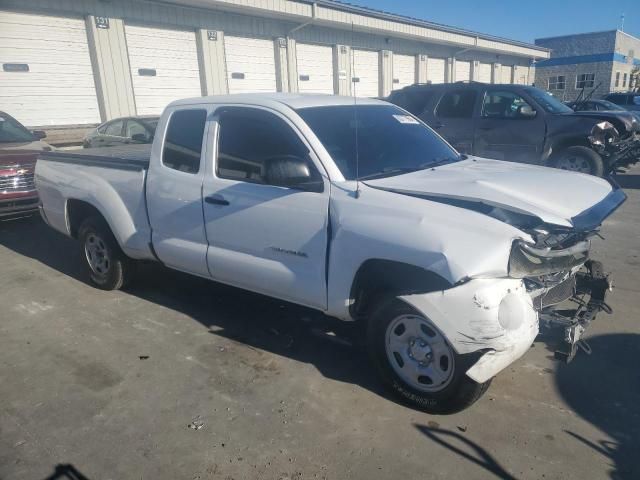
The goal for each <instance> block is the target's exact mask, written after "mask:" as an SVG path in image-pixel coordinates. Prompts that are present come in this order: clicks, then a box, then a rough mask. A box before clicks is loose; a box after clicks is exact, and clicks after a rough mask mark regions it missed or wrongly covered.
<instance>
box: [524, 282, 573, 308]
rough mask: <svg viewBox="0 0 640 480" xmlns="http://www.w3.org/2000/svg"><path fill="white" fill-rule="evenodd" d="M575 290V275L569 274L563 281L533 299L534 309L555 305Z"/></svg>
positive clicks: (570, 295)
mask: <svg viewBox="0 0 640 480" xmlns="http://www.w3.org/2000/svg"><path fill="white" fill-rule="evenodd" d="M575 290H576V277H575V275H572V276H570V277H569V278H567V279H566V280H565V281H564V282H561V283H559V284H558V285H556V286H555V287H552V288H550V289H549V290H548V291H547V292H546V293H543V294H542V295H539V296H537V297H536V298H534V299H533V306H534V307H535V308H536V310H542V309H543V308H546V307H550V306H551V305H556V304H558V303H561V302H564V301H565V300H566V299H568V298H571V297H572V296H573V293H574V292H575Z"/></svg>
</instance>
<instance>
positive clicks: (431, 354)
mask: <svg viewBox="0 0 640 480" xmlns="http://www.w3.org/2000/svg"><path fill="white" fill-rule="evenodd" d="M385 348H386V352H387V359H388V360H389V363H390V364H391V367H392V368H393V370H394V371H395V372H396V373H397V374H398V376H400V378H402V380H404V381H405V382H406V383H407V384H408V385H410V386H411V387H412V388H414V389H416V390H420V391H423V392H430V393H433V392H438V391H440V390H442V389H444V388H445V387H446V386H447V385H449V383H450V382H451V379H452V378H453V371H454V367H455V365H454V354H453V350H452V349H451V347H450V346H449V344H448V343H447V341H446V340H445V338H444V336H443V335H442V334H441V333H440V332H439V331H438V330H437V329H436V328H435V327H434V326H433V325H432V324H431V322H429V321H428V320H427V319H426V318H424V317H421V316H418V315H401V316H399V317H396V318H395V319H393V320H392V321H391V323H389V326H388V327H387V331H386V335H385Z"/></svg>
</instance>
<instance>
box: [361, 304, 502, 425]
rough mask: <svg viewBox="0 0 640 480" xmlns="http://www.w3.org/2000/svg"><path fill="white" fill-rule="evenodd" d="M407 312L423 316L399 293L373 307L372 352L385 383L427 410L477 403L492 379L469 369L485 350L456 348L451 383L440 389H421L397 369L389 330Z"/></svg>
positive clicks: (444, 410) (456, 409)
mask: <svg viewBox="0 0 640 480" xmlns="http://www.w3.org/2000/svg"><path fill="white" fill-rule="evenodd" d="M403 315H416V316H420V317H423V316H422V315H421V314H420V313H419V312H417V311H416V310H415V309H414V308H413V307H411V306H410V305H409V304H407V303H405V302H403V301H402V300H400V299H398V298H395V297H392V298H387V299H385V300H382V301H381V302H380V303H379V304H378V305H376V307H375V308H374V309H373V313H372V316H371V317H370V319H369V322H368V325H367V343H368V345H367V346H368V351H369V355H370V357H371V361H372V362H373V364H374V366H375V368H376V370H377V372H378V374H379V376H380V378H381V379H382V382H383V383H384V385H385V386H386V387H387V388H389V389H390V390H391V391H392V392H393V393H394V394H395V395H398V396H399V397H400V398H401V399H402V400H403V401H404V402H405V403H407V404H408V405H410V406H412V407H415V408H418V409H420V410H422V411H425V412H427V413H436V414H449V413H455V412H459V411H461V410H464V409H465V408H467V407H469V406H471V405H472V404H473V403H475V402H476V401H477V400H478V399H479V398H480V397H481V396H482V395H483V394H484V392H486V391H487V389H488V388H489V385H490V383H491V380H489V381H488V382H485V383H476V382H475V381H473V380H471V379H470V378H469V377H467V375H466V374H465V372H466V371H467V370H468V369H469V368H470V367H471V366H472V365H473V364H474V363H475V362H476V361H477V360H478V358H479V357H480V355H481V353H472V354H467V355H459V354H457V353H455V352H453V351H452V353H453V357H454V361H453V365H454V366H453V369H454V371H453V372H452V374H451V378H450V380H449V383H448V384H447V385H446V386H445V387H444V388H443V389H442V390H439V391H436V392H424V391H421V390H418V389H416V388H414V387H412V386H411V385H409V384H408V383H407V382H405V381H404V380H403V379H402V378H401V377H400V376H399V375H398V374H397V373H396V372H395V370H394V368H393V366H392V365H391V363H390V360H389V358H388V356H387V351H386V341H387V340H386V332H387V328H388V327H389V325H390V324H391V322H392V321H393V320H394V319H396V318H398V317H400V316H403ZM423 318H424V317H423ZM445 340H446V338H445Z"/></svg>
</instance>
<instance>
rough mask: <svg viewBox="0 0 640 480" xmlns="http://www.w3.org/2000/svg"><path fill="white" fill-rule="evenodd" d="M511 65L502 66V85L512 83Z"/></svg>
mask: <svg viewBox="0 0 640 480" xmlns="http://www.w3.org/2000/svg"><path fill="white" fill-rule="evenodd" d="M512 68H513V67H511V65H502V67H500V83H511V70H512Z"/></svg>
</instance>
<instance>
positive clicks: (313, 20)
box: [286, 2, 318, 40]
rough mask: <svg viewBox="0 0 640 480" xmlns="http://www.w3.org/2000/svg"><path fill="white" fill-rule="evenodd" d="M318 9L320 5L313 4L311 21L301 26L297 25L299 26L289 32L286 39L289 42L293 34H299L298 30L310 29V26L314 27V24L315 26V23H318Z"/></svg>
mask: <svg viewBox="0 0 640 480" xmlns="http://www.w3.org/2000/svg"><path fill="white" fill-rule="evenodd" d="M317 9H318V4H317V3H316V2H313V3H312V4H311V20H309V21H308V22H304V23H301V24H300V25H297V26H295V27H293V28H292V29H291V30H289V31H288V32H287V34H286V38H287V40H288V39H289V37H290V36H291V35H292V34H293V33H295V32H297V31H298V30H302V29H303V28H305V27H308V26H309V25H312V24H313V22H315V21H316V18H317V12H316V10H317Z"/></svg>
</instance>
